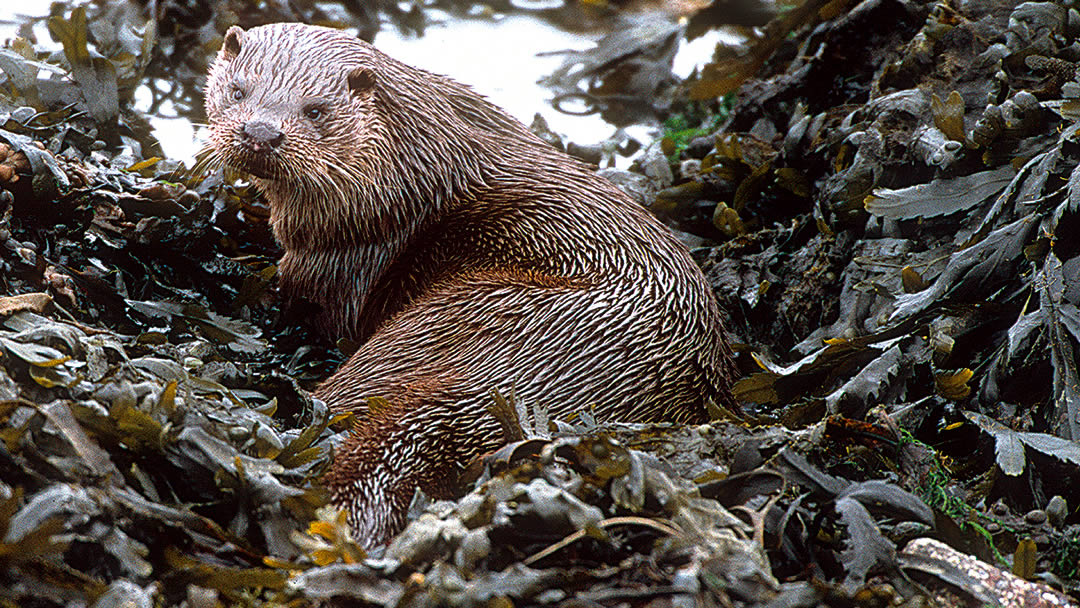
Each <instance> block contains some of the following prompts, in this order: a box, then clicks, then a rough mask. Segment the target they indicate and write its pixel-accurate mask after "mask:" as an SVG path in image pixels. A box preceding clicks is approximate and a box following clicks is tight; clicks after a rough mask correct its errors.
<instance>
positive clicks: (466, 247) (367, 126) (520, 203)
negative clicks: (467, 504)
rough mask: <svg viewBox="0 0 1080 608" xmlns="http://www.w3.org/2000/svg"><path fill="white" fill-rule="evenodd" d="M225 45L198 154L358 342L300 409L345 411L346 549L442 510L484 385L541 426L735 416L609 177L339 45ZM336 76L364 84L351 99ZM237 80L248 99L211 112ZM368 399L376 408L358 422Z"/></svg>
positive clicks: (480, 415)
mask: <svg viewBox="0 0 1080 608" xmlns="http://www.w3.org/2000/svg"><path fill="white" fill-rule="evenodd" d="M234 42H238V44H237V45H234V46H233V47H232V50H233V51H235V50H236V49H237V48H238V49H239V52H236V53H232V52H229V51H228V49H229V48H230V47H229V44H228V43H227V44H226V48H225V49H223V50H222V52H221V53H220V54H219V56H218V59H217V61H216V62H215V63H214V65H213V67H212V69H211V71H210V78H209V83H208V87H207V88H208V91H207V113H208V115H209V118H210V123H211V145H212V147H213V149H214V152H215V155H216V156H217V158H218V159H220V160H222V161H224V162H226V163H229V164H231V165H234V166H236V167H237V168H240V169H248V170H252V171H254V172H256V173H259V174H262V175H264V176H266V177H260V178H256V182H257V185H258V186H259V188H260V189H261V190H262V191H263V192H264V193H265V195H266V198H267V200H268V201H269V204H270V208H271V225H272V227H273V231H274V235H275V236H276V237H277V239H278V240H279V241H280V243H281V244H282V246H283V247H284V249H285V255H284V257H283V258H282V260H281V264H280V278H281V287H282V289H283V291H284V292H285V293H286V294H289V295H291V296H302V297H304V298H306V299H308V300H311V301H314V302H316V303H317V304H319V305H320V306H321V308H322V312H321V314H320V316H319V317H318V319H317V323H318V325H319V326H320V327H321V329H322V330H323V331H325V332H326V333H327V334H328V335H330V336H331V337H349V338H352V339H353V340H356V341H358V342H361V343H362V346H361V347H360V349H359V351H358V352H356V353H355V354H354V355H353V356H352V358H351V359H350V360H349V361H348V362H347V363H346V364H345V365H343V366H342V367H341V369H339V370H338V371H337V372H336V373H335V374H334V375H333V376H331V377H330V378H329V379H328V380H327V381H326V382H325V383H323V384H322V385H321V386H320V387H319V388H318V390H317V391H316V393H315V396H316V397H319V398H321V399H323V400H325V401H326V402H327V403H329V404H330V406H331V408H333V409H334V410H337V411H344V410H351V411H356V412H358V413H359V414H360V418H361V420H362V422H361V423H360V424H359V426H358V428H357V429H356V430H355V432H353V433H352V434H351V436H350V438H349V439H348V440H347V441H346V442H345V444H344V445H343V447H342V449H341V451H340V453H338V454H337V455H336V457H335V460H334V464H333V467H332V469H331V471H330V473H329V474H327V476H326V477H325V480H324V481H325V483H326V485H327V487H328V488H329V489H330V491H331V493H332V496H333V500H334V501H335V502H336V503H337V504H339V505H341V506H343V507H345V508H347V509H348V511H349V517H350V522H351V523H352V525H353V526H354V528H356V530H357V531H358V532H359V534H360V537H361V538H362V539H363V541H364V542H365V544H368V545H374V544H377V543H380V542H383V541H385V540H386V539H387V538H388V537H389V536H390V535H391V534H393V533H395V532H397V531H398V530H400V529H401V527H402V526H403V524H404V517H405V511H406V508H407V506H408V503H409V501H410V499H411V497H412V495H413V493H414V490H415V488H416V487H417V486H419V487H421V488H422V489H423V490H425V491H426V492H427V493H428V494H429V495H433V496H436V497H447V496H450V495H451V494H452V493H453V492H455V491H456V490H457V486H456V478H457V475H458V473H459V472H460V471H461V469H462V467H463V466H464V464H466V463H467V462H468V461H469V460H470V459H471V458H473V457H475V456H476V455H477V454H480V453H483V452H484V451H487V450H491V449H494V448H496V447H498V445H499V443H500V440H501V439H502V437H501V430H500V427H499V423H498V422H497V420H496V419H495V418H494V417H493V416H492V415H491V414H489V413H488V412H487V411H486V409H485V406H486V404H487V403H489V402H490V399H491V397H490V396H489V395H490V391H491V390H492V389H496V390H498V391H500V392H501V393H503V394H510V393H511V392H513V394H515V395H516V397H517V398H518V399H520V400H523V401H525V402H526V403H543V404H545V405H547V406H548V407H549V408H550V411H551V413H552V415H556V416H565V415H567V414H569V413H571V412H572V411H574V410H577V409H580V408H583V407H586V406H589V405H594V406H595V408H596V411H597V412H598V414H599V415H600V416H607V417H612V418H616V419H622V420H639V421H656V420H671V421H687V422H689V421H704V420H705V419H706V418H707V416H706V413H705V408H704V401H705V400H706V399H708V398H713V399H716V400H717V401H718V402H720V403H722V404H724V405H728V406H731V405H733V402H732V397H731V394H730V391H729V386H730V382H731V380H732V378H733V377H734V369H733V366H732V363H731V357H730V350H729V349H728V347H727V345H726V343H725V342H724V338H723V335H722V328H721V323H720V316H719V311H718V309H717V305H716V302H715V300H714V298H713V295H712V293H711V292H710V289H709V286H708V284H707V283H706V281H705V279H704V277H703V276H702V274H701V272H700V271H699V270H698V268H697V267H696V265H695V264H694V263H693V261H692V260H691V258H690V256H689V254H688V252H687V251H686V249H685V248H684V247H683V246H682V245H681V244H679V243H678V242H677V241H676V240H675V239H674V238H673V236H672V235H671V234H670V233H669V232H668V231H667V229H666V228H664V227H663V226H662V225H661V224H660V223H658V222H657V221H656V220H655V219H654V218H653V217H651V216H650V215H649V214H648V213H647V212H645V211H644V210H642V209H641V208H640V206H639V205H637V204H636V203H634V202H633V201H632V200H630V199H629V198H627V197H626V196H625V195H624V194H623V193H622V192H620V191H619V190H618V189H617V188H616V187H614V186H613V185H612V184H610V183H609V182H608V181H606V180H604V179H602V178H600V177H598V176H596V175H595V174H594V172H593V171H592V170H590V169H589V168H588V167H587V166H586V165H584V164H582V163H580V162H578V161H576V160H573V159H571V158H570V157H568V156H566V155H565V154H563V153H561V152H558V151H557V150H555V149H554V148H552V147H551V146H550V145H548V144H547V143H544V142H543V141H541V140H540V139H538V138H537V137H535V136H534V135H533V134H531V133H530V132H529V131H528V129H526V128H525V127H524V126H523V125H522V124H521V123H519V122H518V121H516V120H514V119H513V118H511V117H510V116H508V115H507V114H505V113H504V112H503V111H502V110H500V109H499V108H497V107H495V106H493V105H492V104H490V103H488V102H487V101H485V100H484V99H482V98H481V97H479V96H478V95H476V94H475V93H473V92H472V91H471V90H470V89H469V88H467V87H465V86H463V85H460V84H458V83H456V82H453V81H451V80H449V79H447V78H445V77H442V76H438V75H434V74H431V73H429V72H426V71H423V70H419V69H416V68H413V67H410V66H407V65H405V64H403V63H400V62H398V61H396V60H394V59H391V58H390V57H387V56H386V55H384V54H382V53H381V52H379V51H377V50H376V49H375V48H373V47H372V46H371V45H369V44H367V43H365V42H363V41H360V40H358V39H355V38H352V37H350V36H348V35H347V34H345V33H341V32H338V31H335V30H331V29H325V28H318V27H312V26H305V25H297V24H275V25H269V26H263V27H258V28H254V29H252V30H249V31H247V32H242V33H240V34H238V35H237V39H236V40H234ZM234 55H235V56H234ZM356 70H360V71H364V70H368V71H370V73H371V74H374V84H373V85H372V86H371V87H370V88H368V89H365V88H364V87H363V86H361V87H350V85H349V79H348V74H350V73H355V71H356ZM361 81H363V79H361ZM237 82H239V83H240V85H242V86H243V87H244V88H245V89H246V92H245V95H246V97H245V98H244V99H243V100H241V101H237V102H231V101H228V99H229V97H228V95H229V91H230V90H231V88H230V87H232V86H233V85H234V83H237ZM316 97H317V98H320V99H323V100H329V103H330V104H331V107H330V113H331V116H330V118H329V119H328V120H326V121H324V123H322V124H321V125H318V126H317V128H315V127H313V124H314V123H312V122H311V121H307V119H306V118H305V117H303V116H302V115H301V113H300V110H299V109H300V108H302V107H303V106H304V103H305V100H306V99H310V98H316ZM250 120H273V121H276V122H275V123H274V124H277V125H279V126H280V128H281V129H282V131H283V132H284V133H285V134H286V137H285V141H284V142H283V144H282V145H281V146H280V148H279V149H278V150H276V151H275V152H274V153H273V155H271V156H270V157H269V158H267V157H260V158H257V159H252V158H250V154H247V153H245V151H244V149H243V146H242V145H240V140H239V135H238V134H239V129H240V128H241V127H242V126H243V124H244V122H245V121H250ZM305 121H307V122H305ZM372 396H379V397H384V398H386V399H387V400H389V402H390V403H391V404H392V406H391V407H390V408H389V409H388V410H385V411H380V412H378V413H375V414H372V415H368V408H367V405H366V404H367V402H366V399H367V398H368V397H372Z"/></svg>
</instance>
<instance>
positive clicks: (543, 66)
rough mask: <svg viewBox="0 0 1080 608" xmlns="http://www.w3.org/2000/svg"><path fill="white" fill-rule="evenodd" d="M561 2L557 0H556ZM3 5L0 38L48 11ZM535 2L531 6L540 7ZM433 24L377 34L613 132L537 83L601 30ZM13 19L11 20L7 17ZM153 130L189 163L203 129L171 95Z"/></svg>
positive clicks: (528, 118)
mask: <svg viewBox="0 0 1080 608" xmlns="http://www.w3.org/2000/svg"><path fill="white" fill-rule="evenodd" d="M552 1H553V2H555V3H557V0H552ZM3 4H4V5H3V6H0V40H7V39H9V38H12V37H13V36H15V35H16V31H17V28H16V26H15V25H14V23H19V22H21V21H22V18H21V16H44V15H47V14H49V0H22V1H20V2H19V8H18V9H17V10H16V9H15V8H14V6H13V4H14V3H3ZM534 5H535V3H532V5H531V6H533V8H535V6H534ZM427 14H428V17H429V18H430V19H431V21H432V24H431V25H429V26H428V27H427V28H426V29H425V32H424V36H422V37H415V36H406V35H403V34H402V33H400V32H399V31H398V29H397V28H395V27H393V26H386V27H384V28H383V29H382V30H381V31H380V32H379V33H378V34H377V36H376V38H375V44H376V46H378V47H379V48H380V49H381V50H383V51H384V52H386V53H387V54H389V55H392V56H393V57H396V58H398V59H400V60H402V61H405V62H406V63H410V64H412V65H415V66H418V67H422V68H424V69H427V70H430V71H432V72H436V73H440V74H446V75H448V76H450V77H452V78H454V79H455V80H458V81H460V82H463V83H466V84H469V85H470V86H472V87H473V89H474V90H476V91H477V92H478V93H480V94H482V95H484V96H486V97H487V98H488V99H489V100H491V101H492V102H493V103H495V104H497V105H500V106H502V107H503V108H505V109H506V110H507V111H509V112H510V113H511V114H512V115H514V116H515V117H516V118H518V119H519V120H521V121H522V122H524V123H525V124H529V123H531V122H532V120H533V117H534V115H535V114H537V113H539V114H541V115H542V116H543V117H544V118H545V119H546V120H547V122H548V124H549V126H550V127H551V129H552V130H553V131H555V132H556V133H559V134H562V135H564V136H567V138H568V139H569V140H571V141H575V142H577V143H581V144H590V143H596V142H599V141H602V140H604V139H607V138H608V137H610V136H612V135H613V134H614V133H615V127H613V126H612V125H610V124H608V123H607V122H605V121H604V120H603V119H602V118H600V116H599V115H598V114H593V115H587V116H577V115H574V116H571V115H568V114H563V113H561V112H558V111H556V110H555V109H554V108H553V107H552V106H551V104H550V100H551V98H552V96H553V95H552V92H551V91H550V90H548V89H547V88H545V87H543V86H541V85H539V84H537V80H538V79H540V78H541V77H543V76H545V75H547V74H550V73H551V72H552V71H553V70H554V69H555V68H557V67H558V66H559V65H560V64H561V63H562V61H563V57H562V56H561V55H546V56H540V55H538V54H539V53H550V52H552V51H560V50H584V49H588V48H590V47H591V46H593V44H594V43H595V42H596V41H597V40H598V39H599V38H600V37H601V36H602V35H603V32H588V33H580V32H569V31H564V30H561V29H559V28H557V27H555V26H553V25H551V24H550V23H547V22H545V21H543V20H541V19H540V18H538V17H535V16H533V15H530V14H528V13H522V14H513V15H501V16H500V15H495V16H484V17H476V18H459V17H455V16H452V15H447V14H444V13H441V12H440V11H437V10H430V11H428V13H427ZM3 22H8V23H3ZM34 31H35V34H36V35H37V38H38V41H39V43H42V44H47V45H54V46H55V47H56V48H59V45H56V44H55V43H53V42H52V39H51V37H50V36H49V33H48V28H47V27H46V26H45V25H44V23H40V24H38V25H37V26H36V27H35V30H34ZM716 40H717V37H716V36H712V37H704V38H700V39H698V40H695V41H694V42H693V43H692V45H686V44H685V43H683V45H684V46H683V48H682V49H681V50H680V52H679V53H678V55H677V56H676V60H675V72H676V73H677V74H679V75H680V76H686V75H687V74H689V73H690V72H691V71H692V70H693V69H694V67H695V66H696V65H697V64H698V63H699V62H700V61H702V60H705V59H707V58H708V57H709V54H710V53H711V50H712V48H713V45H715V43H716ZM135 100H136V107H138V108H140V109H143V110H145V109H146V108H148V107H149V105H150V92H149V90H148V89H146V88H145V87H142V88H140V89H139V90H137V91H136V93H135ZM150 122H151V124H152V125H153V127H154V134H155V136H156V137H157V138H158V140H159V141H160V142H161V145H162V148H163V150H164V152H165V154H166V156H168V157H170V158H175V159H180V160H184V161H186V162H188V163H189V164H190V163H191V162H192V160H193V159H194V156H195V153H196V152H197V151H198V150H199V148H200V147H201V136H200V134H199V133H198V131H197V130H196V128H195V127H194V126H193V125H192V124H191V122H190V121H188V120H187V119H186V118H182V117H177V115H176V112H175V108H173V107H172V105H171V104H170V103H168V102H166V103H165V104H163V105H162V107H161V108H160V113H159V115H158V116H154V117H151V118H150ZM655 130H656V129H655V127H652V126H647V125H638V126H633V127H629V128H627V129H626V131H627V133H628V134H630V135H631V136H633V137H636V138H637V139H639V140H640V141H643V142H647V141H649V140H650V139H651V138H652V137H653V135H654V133H655Z"/></svg>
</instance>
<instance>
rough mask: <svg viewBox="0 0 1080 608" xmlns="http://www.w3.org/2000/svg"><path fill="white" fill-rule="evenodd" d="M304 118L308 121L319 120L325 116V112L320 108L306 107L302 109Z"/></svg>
mask: <svg viewBox="0 0 1080 608" xmlns="http://www.w3.org/2000/svg"><path fill="white" fill-rule="evenodd" d="M304 116H305V117H307V119H308V120H319V119H320V118H322V117H324V116H326V110H324V109H323V108H322V106H314V105H313V106H307V107H306V108H304Z"/></svg>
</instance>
